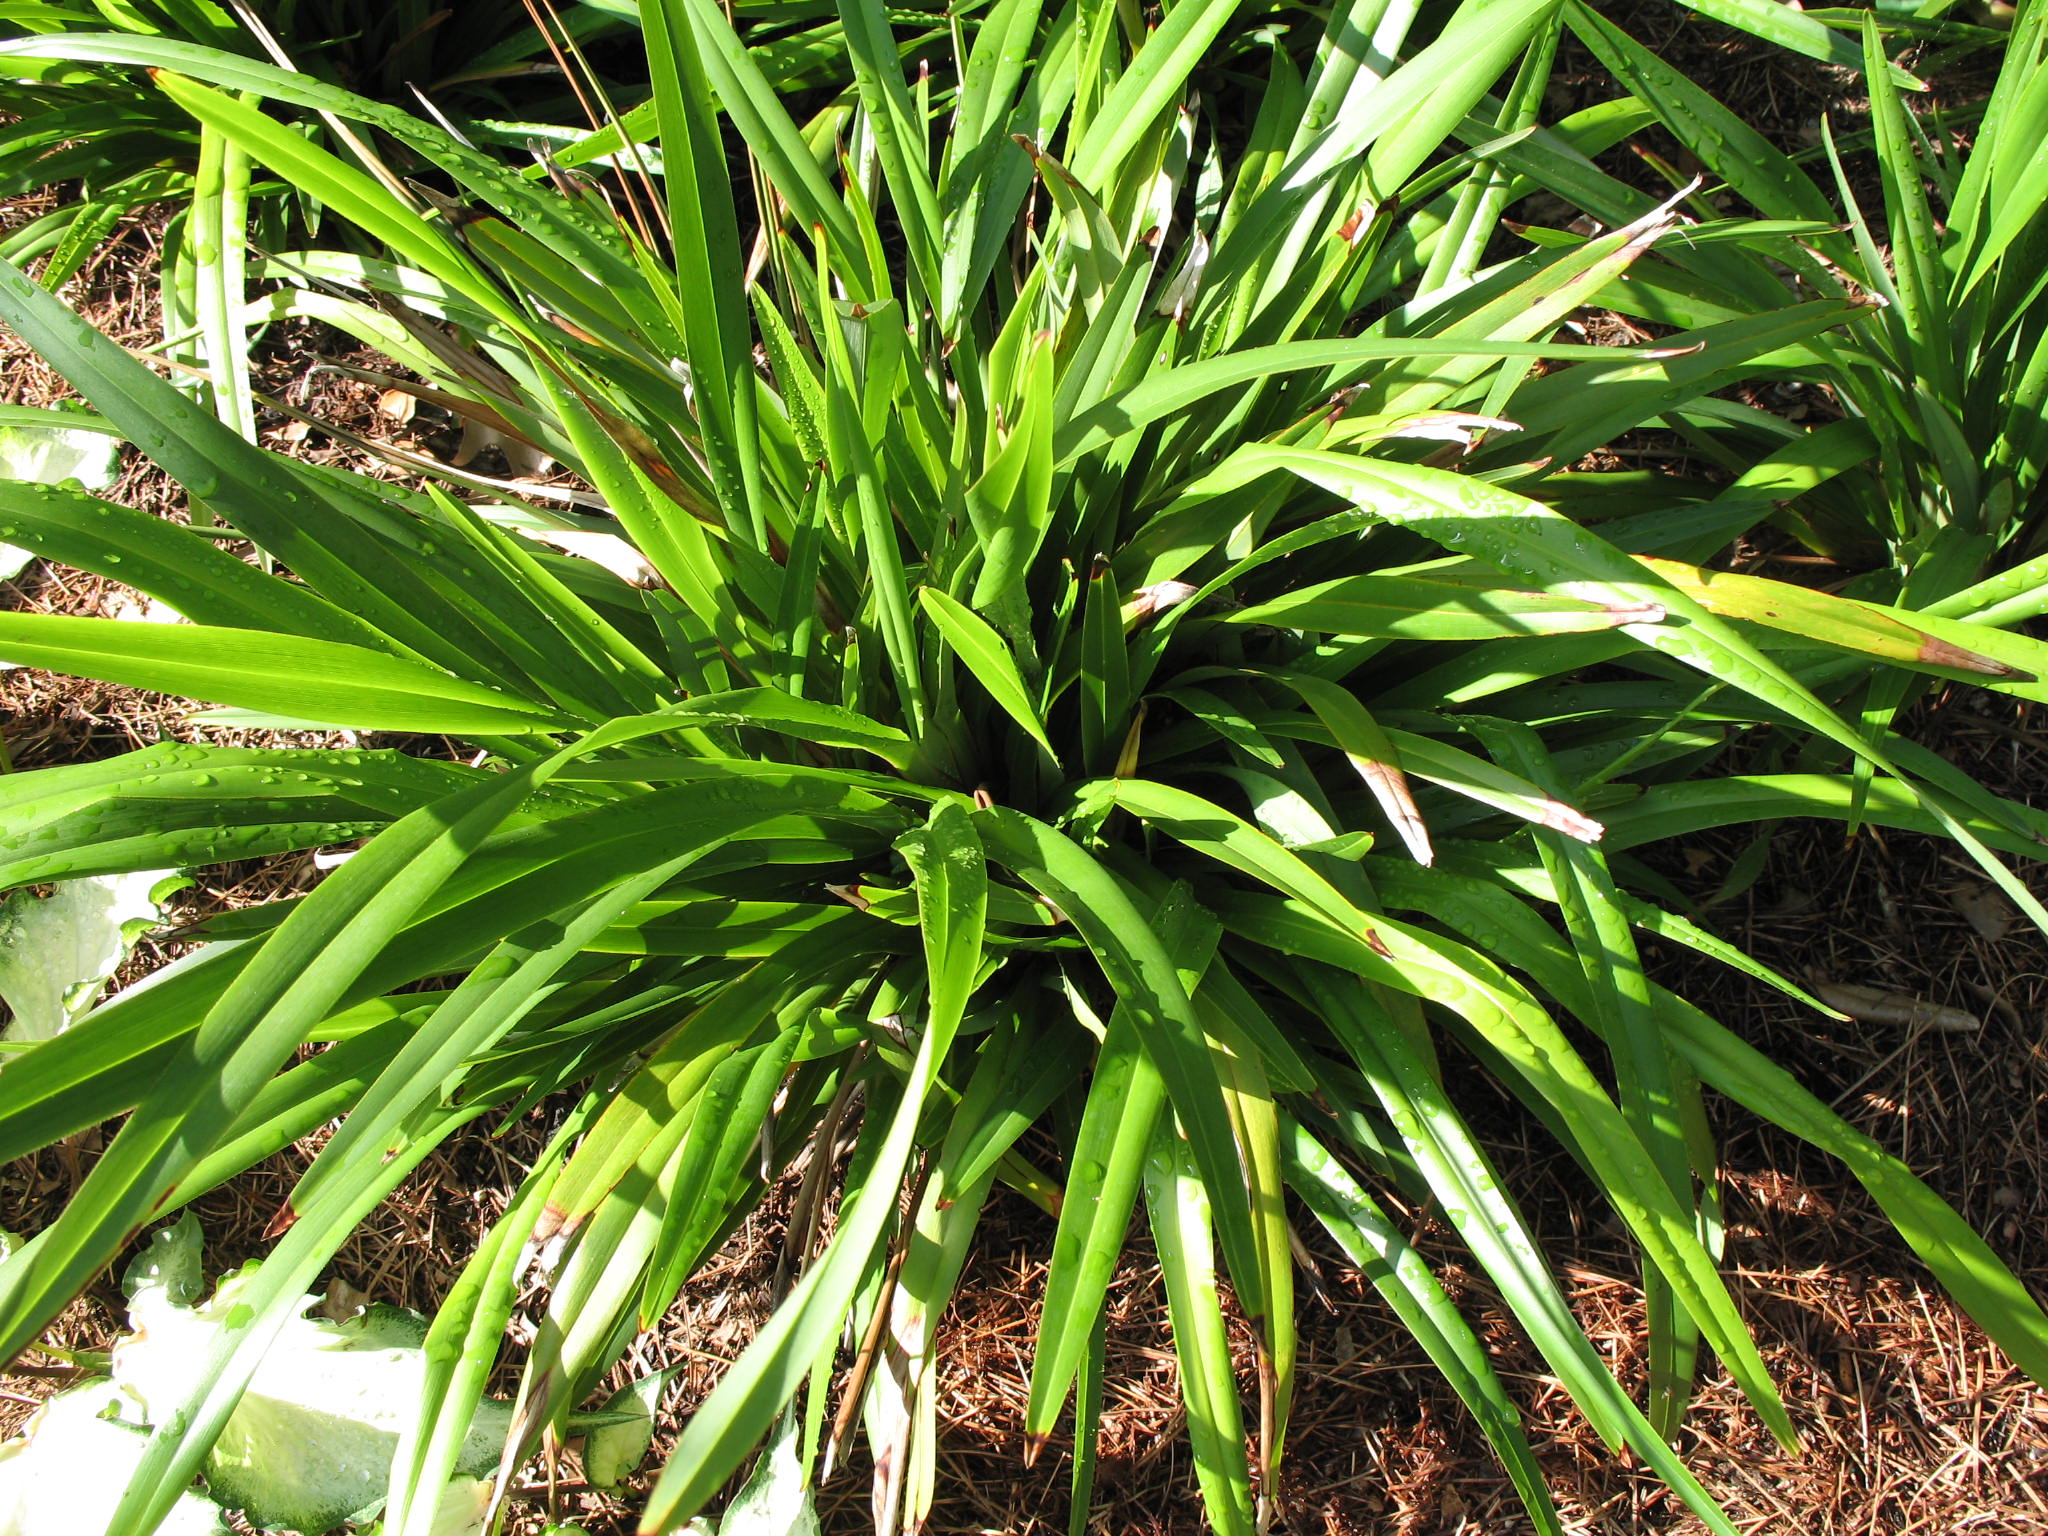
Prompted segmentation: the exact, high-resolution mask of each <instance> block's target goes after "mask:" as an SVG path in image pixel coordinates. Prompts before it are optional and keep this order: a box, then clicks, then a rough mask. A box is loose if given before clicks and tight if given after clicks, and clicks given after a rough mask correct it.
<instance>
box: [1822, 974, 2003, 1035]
mask: <svg viewBox="0 0 2048 1536" xmlns="http://www.w3.org/2000/svg"><path fill="white" fill-rule="evenodd" d="M1813 992H1814V996H1816V997H1818V998H1819V999H1820V1000H1821V1001H1822V1002H1824V1003H1826V1004H1827V1005H1828V1006H1829V1007H1830V1008H1836V1009H1839V1010H1840V1011H1841V1012H1843V1013H1846V1014H1847V1015H1849V1017H1850V1018H1852V1019H1856V1020H1858V1021H1860V1022H1861V1023H1864V1024H1891V1025H1896V1026H1898V1027H1899V1028H1902V1029H1940V1030H1950V1031H1955V1032H1958V1033H1966V1032H1968V1031H1970V1030H1974V1029H1981V1028H1982V1027H1983V1020H1981V1019H1979V1018H1978V1017H1977V1015H1976V1014H1974V1013H1966V1012H1964V1011H1963V1010H1962V1009H1961V1008H1950V1007H1948V1006H1947V1005H1946V1004H1943V1003H1933V1002H1929V1001H1928V1000H1927V999H1926V998H1924V997H1908V996H1907V995H1906V994H1905V993H1903V992H1887V991H1885V990H1884V988H1882V987H1864V986H1857V985H1855V984H1853V983H1848V982H1833V981H1828V982H1822V983H1821V984H1820V985H1819V986H1817V987H1815V988H1814V989H1813Z"/></svg>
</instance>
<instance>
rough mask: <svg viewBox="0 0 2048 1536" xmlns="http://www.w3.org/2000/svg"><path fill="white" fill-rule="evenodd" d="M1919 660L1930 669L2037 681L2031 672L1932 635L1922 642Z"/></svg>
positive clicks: (2018, 680) (2011, 679)
mask: <svg viewBox="0 0 2048 1536" xmlns="http://www.w3.org/2000/svg"><path fill="white" fill-rule="evenodd" d="M1919 659H1920V660H1921V661H1923V662H1925V663H1926V664H1927V665H1928V666H1930V667H1950V668H1953V669H1954V670H1956V671H1958V672H1980V673H1982V674H1983V675H1984V676H1986V677H1996V678H2002V679H2004V680H2005V681H2007V682H2012V683H2031V682H2033V681H2035V678H2034V674H2033V673H2031V672H2022V671H2021V670H2020V669H2019V668H2018V667H2009V666H2007V665H2006V664H2005V663H2004V662H2002V661H2000V660H1998V659H1997V658H1996V657H1993V656H1982V655H1979V654H1978V653H1977V652H1975V651H1966V650H1964V649H1963V648H1962V647H1961V646H1960V645H1951V644H1950V643H1949V642H1948V641H1946V640H1937V639H1935V637H1934V636H1932V635H1929V636H1928V637H1927V638H1926V639H1925V640H1923V641H1921V642H1920V656H1919Z"/></svg>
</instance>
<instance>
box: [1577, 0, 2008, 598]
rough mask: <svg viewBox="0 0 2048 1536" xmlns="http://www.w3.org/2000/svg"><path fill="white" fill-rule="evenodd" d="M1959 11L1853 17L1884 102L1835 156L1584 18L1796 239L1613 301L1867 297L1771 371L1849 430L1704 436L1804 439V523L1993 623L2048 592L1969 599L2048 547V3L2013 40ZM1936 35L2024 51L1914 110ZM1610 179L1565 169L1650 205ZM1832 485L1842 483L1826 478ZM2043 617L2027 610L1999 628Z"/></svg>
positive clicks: (1744, 416)
mask: <svg viewBox="0 0 2048 1536" xmlns="http://www.w3.org/2000/svg"><path fill="white" fill-rule="evenodd" d="M1947 9H1949V8H1948V7H1945V6H1926V7H1922V8H1921V10H1922V12H1924V13H1926V17H1925V18H1923V19H1918V20H1915V19H1912V18H1894V19H1888V20H1885V21H1880V19H1879V17H1878V15H1877V14H1876V13H1869V14H1863V13H1848V12H1844V13H1840V14H1839V16H1838V17H1837V18H1836V19H1835V22H1834V24H1835V25H1838V26H1843V27H1846V28H1850V29H1853V30H1852V32H1851V36H1853V37H1854V39H1855V41H1857V42H1858V43H1860V46H1861V50H1862V54H1863V63H1864V65H1865V66H1866V67H1865V75H1864V78H1865V80H1866V81H1867V83H1868V86H1869V96H1870V111H1869V115H1868V118H1867V119H1860V118H1856V117H1851V118H1849V119H1847V120H1846V121H1838V120H1833V119H1828V120H1823V122H1822V123H1821V124H1820V125H1819V129H1820V143H1819V144H1818V146H1817V147H1816V148H1815V149H1813V150H1812V151H1810V152H1807V153H1804V154H1798V155H1794V154H1788V153H1786V152H1785V151H1783V150H1781V149H1779V148H1777V147H1776V146H1774V145H1773V144H1772V143H1770V141H1768V140H1767V139H1765V138H1764V137H1763V136H1762V135H1761V134H1759V133H1758V132H1757V131H1756V130H1755V129H1753V128H1751V127H1750V126H1748V125H1747V124H1745V123H1744V122H1742V121H1741V119H1740V118H1739V117H1738V116H1737V115H1736V114H1735V113H1734V112H1732V111H1730V110H1729V109H1728V108H1727V107H1725V106H1723V105H1722V104H1721V103H1720V102H1718V101H1716V100H1715V99H1714V98H1713V97H1712V96H1711V95H1709V94H1708V93H1707V91H1705V90H1704V89H1703V88H1702V87H1700V86H1699V85H1697V84H1696V83H1694V82H1692V81H1690V80H1688V79H1686V78H1685V77H1684V76H1683V75H1681V74H1680V73H1679V72H1678V71H1676V70H1675V69H1673V68H1672V67H1671V66H1669V65H1668V64H1665V63H1663V62H1661V61H1660V60H1658V59H1657V58H1656V57H1655V56H1654V55H1653V54H1652V53H1651V52H1650V51H1649V50H1648V49H1647V48H1646V47H1645V46H1644V45H1643V44H1642V43H1641V42H1639V41H1638V40H1637V39H1635V38H1633V37H1631V36H1629V35H1628V34H1627V33H1626V32H1625V31H1623V30H1622V29H1621V28H1620V27H1619V26H1617V25H1616V24H1615V23H1614V22H1612V21H1611V20H1609V19H1607V18H1605V17H1603V16H1602V15H1600V14H1599V13H1598V11H1597V10H1595V9H1594V8H1593V7H1590V6H1584V5H1580V4H1576V3H1574V4H1573V5H1572V6H1570V7H1568V9H1567V20H1568V24H1569V25H1570V27H1571V28H1572V29H1573V30H1574V31H1575V32H1576V33H1577V34H1578V35H1579V37H1580V38H1581V39H1582V40H1583V42H1584V43H1585V44H1586V45H1587V46H1588V47H1589V48H1590V49H1591V50H1592V51H1593V52H1594V54H1595V55H1596V56H1597V57H1598V58H1599V59H1600V61H1601V63H1602V64H1603V65H1605V66H1606V67H1607V68H1608V69H1610V70H1611V71H1612V72H1613V73H1614V76H1615V78H1616V79H1617V80H1618V81H1619V82H1620V83H1622V84H1623V85H1625V86H1626V87H1627V88H1628V89H1629V91H1630V92H1631V93H1632V96H1631V111H1632V113H1639V114H1641V116H1640V118H1639V119H1638V121H1639V122H1641V121H1654V122H1655V123H1657V124H1659V125H1661V126H1662V127H1663V128H1665V129H1667V130H1668V131H1669V132H1671V133H1672V134H1673V135H1675V136H1676V137H1677V138H1678V139H1679V141H1680V142H1681V143H1682V144H1683V145H1684V146H1685V148H1686V149H1687V150H1688V151H1689V152H1690V153H1691V154H1692V155H1694V156H1695V157H1697V159H1698V161H1699V163H1700V164H1701V165H1703V166H1704V167H1705V168H1706V169H1707V171H1708V173H1709V174H1710V175H1711V176H1712V177H1714V178H1715V179H1716V180H1717V181H1718V183H1719V185H1718V186H1717V187H1713V188H1708V189H1704V190H1705V191H1707V192H1712V193H1715V194H1717V202H1718V203H1719V205H1720V206H1722V207H1727V206H1730V205H1731V203H1732V204H1734V205H1736V206H1740V205H1747V208H1748V209H1749V210H1753V213H1754V215H1755V216H1756V217H1755V218H1754V219H1752V220H1751V221H1750V223H1751V227H1752V228H1754V229H1757V230H1763V229H1771V230H1775V231H1776V232H1777V234H1778V241H1777V244H1776V247H1775V248H1770V247H1767V246H1762V245H1756V244H1750V245H1747V246H1746V247H1743V248H1738V249H1736V250H1733V251H1726V252H1722V253H1718V254H1715V255H1713V256H1711V257H1709V256H1707V255H1705V254H1703V253H1700V252H1694V253H1691V254H1690V255H1689V256H1688V257H1687V258H1686V259H1685V261H1684V264H1683V265H1684V271H1683V272H1682V273H1681V272H1678V271H1676V270H1674V269H1673V268H1672V267H1670V266H1669V265H1660V268H1659V270H1658V271H1656V272H1652V273H1639V274H1636V276H1638V277H1641V278H1645V279H1648V280H1646V281H1639V282H1635V281H1632V282H1629V283H1621V284H1617V285H1616V286H1615V287H1614V288H1612V289H1610V290H1609V291H1608V292H1607V293H1606V294H1605V295H1603V300H1602V302H1603V303H1610V304H1612V305H1613V306H1614V307H1615V308H1617V309H1620V310H1622V311H1623V312H1625V313H1630V314H1634V315H1637V316H1640V317H1642V318H1646V319H1652V320H1655V321H1658V322H1660V323H1665V324H1671V323H1677V324H1681V325H1685V326H1688V327H1690V326H1695V325H1699V324H1703V323H1709V322H1711V321H1712V320H1715V319H1723V320H1725V319H1728V318H1732V317H1734V316H1736V315H1739V314H1742V313H1745V312H1755V311H1759V310H1769V309H1773V308H1777V307H1779V306H1780V305H1782V304H1783V302H1784V301H1785V299H1786V298H1787V297H1788V296H1792V295H1798V296H1802V297H1808V296H1810V297H1852V298H1853V297H1861V298H1863V299H1864V300H1865V301H1866V303H1867V308H1866V311H1865V313H1864V314H1863V315H1861V316H1860V317H1859V318H1858V319H1856V320H1855V321H1853V322H1852V323H1851V324H1849V325H1848V326H1846V327H1845V328H1842V329H1840V330H1837V331H1834V332H1831V333H1829V334H1828V335H1827V336H1825V337H1821V338H1816V339H1813V340H1810V341H1807V342H1805V343H1802V344H1801V345H1800V346H1798V347H1796V348H1794V349H1790V350H1788V351H1786V352H1784V353H1782V354H1779V355H1777V356H1775V357H1772V358H1771V359H1769V361H1768V366H1767V367H1766V368H1763V369H1760V370H1759V372H1760V373H1765V374H1769V375H1771V376H1774V377H1779V378H1790V379H1794V380H1800V381H1806V382H1812V383H1817V384H1821V385H1824V386H1825V387H1826V389H1827V391H1828V392H1829V394H1830V395H1831V396H1832V398H1833V400H1834V401H1835V402H1836V403H1837V404H1838V405H1839V406H1840V408H1841V410H1842V412H1843V415H1844V419H1843V420H1841V421H1839V422H1835V423H1831V424H1829V425H1827V426H1825V427H1823V428H1822V429H1820V430H1818V431H1813V430H1808V429H1805V428H1801V427H1796V426H1793V425H1791V424H1787V423H1777V424H1772V423H1770V422H1768V421H1767V420H1764V419H1762V418H1761V415H1760V413H1756V412H1744V411H1742V410H1740V409H1739V408H1730V409H1718V408H1713V407H1709V408H1707V409H1706V410H1704V411H1698V412H1696V413H1695V414H1694V416H1693V417H1692V419H1690V420H1689V421H1688V422H1687V423H1686V424H1685V425H1686V427H1687V429H1688V430H1689V431H1691V432H1692V433H1693V434H1694V435H1695V436H1696V439H1697V440H1698V441H1699V442H1700V444H1701V446H1702V448H1703V449H1704V451H1706V452H1708V453H1709V454H1711V455H1712V456H1713V457H1714V458H1716V459H1717V460H1720V461H1721V462H1724V463H1727V464H1729V465H1731V467H1737V468H1740V467H1742V465H1743V459H1744V455H1745V454H1747V456H1748V457H1749V458H1750V459H1752V460H1753V459H1754V458H1756V457H1757V456H1758V455H1759V453H1761V452H1767V451H1771V450H1778V451H1780V452H1783V451H1787V450H1788V448H1789V445H1791V444H1792V443H1793V442H1794V441H1795V440H1797V441H1798V442H1799V447H1798V449H1797V450H1796V451H1797V452H1798V453H1799V454H1801V455H1803V457H1804V459H1805V460H1806V468H1807V471H1808V480H1807V483H1805V484H1804V485H1794V484H1791V483H1790V482H1788V483H1787V484H1786V485H1784V486H1781V487H1780V494H1781V495H1782V494H1783V492H1784V491H1785V490H1787V489H1790V490H1794V491H1798V492H1800V493H1802V494H1803V493H1808V492H1811V493H1813V494H1812V495H1811V496H1810V499H1808V500H1804V501H1800V502H1797V503H1796V504H1795V505H1794V506H1793V507H1791V508H1790V510H1789V515H1788V517H1787V518H1786V525H1787V526H1788V527H1790V528H1792V529H1793V530H1794V531H1795V532H1798V533H1800V534H1801V535H1802V536H1804V537H1806V538H1807V539H1808V540H1809V542H1811V543H1813V544H1814V545H1816V546H1817V547H1819V548H1821V549H1822V550H1823V551H1824V552H1827V553H1830V554H1838V555H1841V556H1842V557H1844V558H1845V559H1846V560H1849V561H1851V562H1859V561H1860V562H1861V563H1864V564H1868V563H1869V562H1870V560H1871V558H1872V557H1873V556H1876V557H1878V558H1880V559H1882V560H1884V561H1885V563H1887V564H1888V565H1889V566H1890V567H1891V568H1892V570H1891V575H1890V577H1889V579H1878V580H1876V581H1875V582H1873V583H1872V584H1869V585H1868V587H1867V590H1866V591H1865V595H1869V596H1874V597H1880V598H1884V599H1886V600H1897V601H1901V602H1904V603H1907V604H1909V605H1911V606H1931V607H1932V609H1933V611H1934V612H1936V613H1937V614H1970V615H1973V616H1975V615H1976V614H1977V613H1978V612H1979V611H1980V610H1981V609H1983V608H1985V607H1986V606H1988V605H1989V604H1990V603H1992V602H1997V601H2002V600H2004V599H2006V598H2009V597H2011V596H2012V595H2014V594H2015V593H2017V592H2019V591H2020V590H2021V589H2022V588H2025V589H2028V590H2033V589H2038V588H2039V587H2040V586H2041V580H2040V573H2039V570H2038V569H2030V570H2029V571H2028V573H2027V574H2026V575H2025V576H2024V577H2020V576H2015V577H2014V578H2013V579H2011V580H2009V581H2007V582H2004V583H2002V584H2000V585H1999V586H1998V587H1997V588H1996V589H1993V588H1991V587H1986V588H1984V589H1983V590H1981V591H1979V592H1978V593H1976V594H1973V595H1972V596H1971V597H1970V598H1967V599H1962V598H1961V597H1960V594H1962V593H1963V592H1964V591H1965V589H1967V588H1969V587H1970V586H1971V585H1972V584H1973V583H1975V582H1976V581H1978V580H1979V578H1980V577H1983V576H1986V575H1990V574H1992V573H1995V572H2000V571H2004V570H2006V569H2008V568H2010V567H2014V566H2019V565H2022V564H2024V563H2025V562H2028V561H2030V560H2032V559H2033V558H2034V557H2037V556H2039V555H2041V554H2042V553H2043V552H2044V548H2048V543H2044V534H2043V522H2042V519H2043V513H2044V512H2048V501H2044V496H2048V491H2044V488H2043V467H2044V463H2048V423H2044V416H2043V410H2042V405H2043V400H2044V391H2048V318H2044V315H2048V311H2044V309H2043V306H2042V304H2041V302H2040V299H2041V294H2042V285H2043V283H2044V281H2048V279H2044V276H2043V257H2044V253H2048V218H2044V209H2048V168H2044V167H2043V165H2042V163H2041V157H2040V155H2039V153H2038V146H2039V144H2040V143H2041V141H2042V137H2043V135H2044V134H2048V70H2044V67H2043V66H2044V64H2048V12H2044V10H2043V9H2042V7H2041V6H2040V5H2038V4H2022V5H2020V6H2018V7H2016V8H2015V10H2014V14H2013V17H2012V20H2011V27H2010V33H2009V35H2004V36H2002V35H2001V34H1998V33H1992V32H1984V31H1982V30H1980V29H1976V28H1972V27H1968V26H1964V25H1962V24H1960V23H1955V22H1938V21H1936V20H1933V19H1932V17H1933V16H1934V15H1935V14H1936V13H1939V12H1942V11H1945V10H1947ZM1894 26H1896V27H1897V28H1899V29H1901V30H1902V32H1903V36H1898V35H1894V34H1893V33H1892V32H1891V30H1890V29H1891V28H1892V27H1894ZM1930 37H1932V38H1935V39H1948V40H1950V41H1956V42H1959V43H1960V44H1961V45H1967V46H1974V47H1977V48H1980V49H1981V48H1983V47H1985V46H1986V45H1987V40H1989V45H1990V46H1992V47H1995V48H1998V49H2002V56H2001V57H2000V59H1999V67H1998V69H1997V71H1996V77H1995V81H1994V82H1993V84H1992V86H1991V90H1990V94H1989V96H1988V97H1987V98H1986V99H1984V100H1982V101H1979V102H1974V103H1967V102H1966V103H1963V104H1962V105H1960V106H1959V107H1957V108H1954V109H1952V111H1951V113H1949V114H1948V115H1944V114H1941V113H1936V112H1929V111H1924V110H1916V109H1915V105H1914V104H1915V101H1916V92H1915V91H1914V90H1913V89H1912V87H1915V86H1918V85H1919V84H1920V82H1918V81H1916V80H1914V79H1913V78H1912V77H1911V76H1910V75H1907V74H1906V73H1905V72H1904V71H1903V70H1901V69H1900V68H1899V67H1898V66H1897V65H1896V64H1894V63H1893V62H1892V61H1891V57H1890V54H1891V53H1892V52H1893V51H1894V50H1896V49H1897V48H1898V47H1899V46H1900V44H1901V43H1902V42H1925V41H1926V40H1927V39H1928V38H1930ZM1559 169H1560V171H1561V164H1560V166H1559ZM1589 169H1590V168H1582V169H1581V171H1579V172H1578V173H1575V174H1572V175H1564V174H1560V175H1559V177H1558V180H1559V182H1560V184H1561V185H1569V186H1570V187H1571V189H1572V194H1571V195H1573V196H1584V195H1586V194H1588V193H1593V195H1595V196H1597V197H1599V198H1600V200H1602V201H1603V202H1604V203H1605V204H1606V207H1607V212H1608V215H1609V216H1611V217H1616V218H1619V217H1621V216H1623V215H1624V214H1625V213H1626V212H1627V210H1629V209H1630V208H1631V207H1632V206H1636V205H1638V204H1639V203H1640V202H1641V200H1642V199H1641V195H1640V194H1635V195H1633V197H1616V196H1615V193H1616V192H1617V191H1618V190H1619V188H1618V186H1617V185H1616V184H1612V183H1609V182H1607V181H1605V180H1604V179H1603V178H1598V177H1597V176H1593V177H1589V176H1587V175H1586V174H1585V171H1586V170H1589ZM1873 169H1874V174H1872V171H1873ZM1595 187H1597V188H1598V190H1597V192H1594V188H1595ZM1707 211H1708V212H1709V214H1710V215H1711V213H1712V212H1713V210H1711V209H1709V210H1707ZM1721 222H1733V221H1725V220H1724V221H1721ZM1866 464H1867V465H1868V468H1867V469H1865V468H1864V466H1865V465H1866ZM1836 477H1840V478H1836ZM1823 481H1826V482H1831V483H1829V484H1827V486H1826V488H1825V489H1824V490H1821V489H1818V487H1819V486H1820V484H1821V482H1823ZM1785 499H1787V500H1790V499H1791V498H1789V497H1787V498H1785ZM2037 611H2038V608H2030V609H2024V610H2022V609H2021V608H2018V607H2014V606H2007V607H2006V608H2004V609H2003V610H2002V612H2001V615H2000V616H1999V618H2000V619H2002V620H2004V621H2010V620H2012V619H2017V618H2020V617H2025V616H2027V615H2028V614H2030V613H2032V612H2037ZM1994 621H1999V620H1997V619H1994Z"/></svg>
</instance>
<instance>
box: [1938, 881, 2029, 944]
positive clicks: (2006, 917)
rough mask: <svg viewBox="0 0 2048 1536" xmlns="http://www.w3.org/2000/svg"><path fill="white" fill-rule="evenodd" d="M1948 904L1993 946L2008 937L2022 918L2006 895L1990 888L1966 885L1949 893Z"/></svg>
mask: <svg viewBox="0 0 2048 1536" xmlns="http://www.w3.org/2000/svg"><path fill="white" fill-rule="evenodd" d="M1948 903H1949V905H1950V906H1952V907H1954V908H1955V909H1956V911H1958V912H1959V913H1961V914H1962V916H1963V920H1964V921H1965V922H1967V923H1968V924H1969V925H1970V926H1971V927H1972V928H1974V929H1975V930H1976V931H1977V932H1978V934H1980V935H1981V936H1982V937H1984V938H1987V939H1990V940H1992V941H1993V942H1994V943H1995V942H1996V941H1997V940H1999V939H2002V938H2004V937H2005V936H2006V934H2007V932H2009V931H2010V930H2011V928H2012V925H2013V921H2014V919H2015V918H2017V917H2018V915H2019V914H2018V913H2017V912H2015V911H2014V910H2013V905H2012V903H2011V902H2010V901H2008V900H2006V898H2005V895H2004V893H2002V892H2000V891H1998V890H1997V889H1995V888H1994V887H1992V886H1988V885H1967V886H1964V887H1962V888H1961V889H1959V890H1954V891H1950V892H1949V893H1948Z"/></svg>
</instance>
